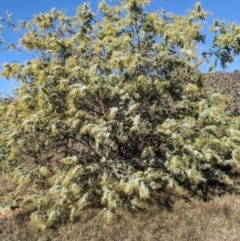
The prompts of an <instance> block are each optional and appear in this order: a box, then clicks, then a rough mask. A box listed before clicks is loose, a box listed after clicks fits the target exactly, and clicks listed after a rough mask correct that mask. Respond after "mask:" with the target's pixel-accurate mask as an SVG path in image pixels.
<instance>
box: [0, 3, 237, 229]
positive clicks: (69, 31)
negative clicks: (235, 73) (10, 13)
mask: <svg viewBox="0 0 240 241" xmlns="http://www.w3.org/2000/svg"><path fill="white" fill-rule="evenodd" d="M148 4H150V1H148V0H124V1H115V4H111V5H109V4H107V3H106V2H105V1H100V2H99V9H98V10H99V13H98V14H95V13H93V12H92V11H91V9H90V6H89V5H88V4H83V5H82V6H79V7H78V8H77V9H76V13H75V15H74V16H66V15H65V13H64V12H61V11H57V10H56V9H52V10H51V11H50V12H49V13H46V14H41V15H37V16H35V17H34V18H33V20H31V21H29V22H27V23H25V22H21V23H20V24H19V25H14V24H13V23H11V22H10V21H8V20H4V19H3V18H2V20H4V21H3V24H5V25H8V26H10V27H12V28H14V29H17V30H19V31H22V33H23V36H22V37H21V38H20V39H19V45H18V46H16V45H14V44H10V45H8V48H9V49H11V50H12V49H13V50H14V49H16V50H21V51H26V52H29V53H35V56H37V57H35V58H33V59H31V60H29V61H26V62H25V63H19V62H13V63H5V64H4V66H3V70H2V72H1V76H2V77H4V78H13V79H16V80H18V81H20V82H21V86H20V87H19V88H18V90H17V91H16V96H15V97H14V98H8V99H5V100H3V101H1V102H0V107H1V108H0V116H1V117H0V118H1V121H0V158H1V160H0V161H1V162H0V166H1V167H2V168H3V169H4V170H6V171H7V170H8V171H9V173H10V174H9V175H11V176H12V177H13V180H14V181H15V182H16V183H17V188H16V189H15V190H14V192H13V193H11V194H9V195H12V197H16V196H17V195H20V194H23V193H31V195H33V196H34V198H33V199H32V201H31V203H30V205H31V207H32V210H33V211H32V214H31V219H32V220H33V221H34V222H37V223H38V225H39V228H40V229H45V228H46V227H50V226H52V225H55V224H56V223H57V221H58V220H59V218H60V217H61V219H64V220H71V221H73V220H74V219H75V218H76V217H78V216H80V215H81V211H82V210H83V209H85V208H87V207H89V206H94V207H102V208H103V213H104V215H105V216H104V217H105V218H106V220H107V221H108V220H111V218H112V217H113V215H114V213H115V212H116V210H118V208H120V207H127V208H132V209H141V208H144V207H145V206H144V205H145V203H155V202H156V203H158V202H160V201H161V195H160V194H161V193H169V194H174V195H181V194H183V193H184V192H185V191H186V190H188V191H189V190H192V188H193V187H196V186H197V187H201V186H208V185H209V184H210V183H211V182H213V181H216V182H219V183H224V184H227V185H231V184H232V180H231V178H230V176H231V172H232V171H233V169H234V170H235V169H237V168H238V167H239V160H240V148H239V142H240V131H239V118H238V116H232V115H231V114H230V111H229V110H228V109H227V103H226V99H225V97H224V96H223V95H221V94H220V93H213V92H211V91H206V90H205V89H204V88H203V75H202V73H201V72H200V70H199V66H200V64H201V62H202V61H207V60H208V59H209V58H214V59H215V61H214V62H213V63H214V64H213V65H212V66H211V69H212V68H214V67H215V66H216V65H217V61H220V63H221V65H222V66H223V67H225V66H226V65H227V64H228V63H231V62H232V61H233V60H234V58H235V56H236V55H238V54H239V51H240V44H239V43H240V26H238V25H236V24H230V25H226V24H224V23H223V22H221V21H217V20H215V21H214V23H213V26H212V28H211V32H212V33H213V34H214V39H213V42H212V45H211V46H210V48H209V51H208V52H204V53H202V57H201V58H200V57H199V56H200V53H199V51H198V46H199V44H201V43H204V40H205V38H206V36H205V35H203V34H202V33H201V29H202V27H203V24H204V21H205V20H206V18H207V16H208V15H209V14H208V13H207V12H205V11H204V10H203V9H202V7H201V5H200V4H199V3H197V4H196V5H195V6H194V8H193V9H192V10H191V11H189V13H188V14H187V15H186V16H178V15H174V14H168V13H166V12H164V11H156V12H153V13H148V12H146V11H145V8H146V5H148ZM3 30H4V29H3ZM3 30H2V31H3Z"/></svg>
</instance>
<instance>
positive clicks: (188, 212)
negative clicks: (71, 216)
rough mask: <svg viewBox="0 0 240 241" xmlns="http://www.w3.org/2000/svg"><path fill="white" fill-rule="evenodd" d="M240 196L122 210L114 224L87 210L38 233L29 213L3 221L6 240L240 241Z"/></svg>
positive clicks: (0, 223) (2, 235)
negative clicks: (169, 207) (73, 220)
mask: <svg viewBox="0 0 240 241" xmlns="http://www.w3.org/2000/svg"><path fill="white" fill-rule="evenodd" d="M239 225H240V196H234V195H230V194H227V195H225V196H223V197H215V198H214V199H213V200H211V201H209V202H203V201H201V200H196V199H194V200H192V201H191V202H185V201H184V200H179V201H177V202H176V203H175V205H174V206H173V210H172V211H169V210H167V209H163V210H160V209H159V208H156V207H153V208H151V210H149V211H148V212H142V213H129V212H126V211H122V212H121V213H120V214H119V215H118V217H117V218H116V219H115V220H114V222H113V223H112V224H109V225H108V224H106V223H104V222H103V221H102V219H101V216H100V214H99V211H98V210H94V209H92V210H87V211H85V212H84V213H83V215H82V218H81V220H79V221H78V222H76V223H72V224H68V225H65V226H62V227H60V228H59V229H58V230H57V229H56V230H49V231H47V232H46V233H39V232H37V231H36V230H35V229H34V228H33V227H31V225H30V224H29V221H28V218H27V214H26V213H24V212H23V213H20V214H18V215H13V216H11V217H10V218H7V219H1V220H0V227H1V229H0V240H2V241H5V240H6V241H10V240H13V241H26V240H30V241H34V240H38V241H50V240H51V241H67V240H69V241H70V240H71V241H78V240H82V241H91V240H92V241H96V240H97V241H101V240H104V241H105V240H112V241H113V240H116V241H117V240H121V241H123V240H125V241H140V240H142V241H144V240H146V241H151V240H164V241H175V240H178V241H181V240H182V241H193V240H194V241H215V240H219V241H224V240H227V241H239V240H240V238H239V237H240V228H239Z"/></svg>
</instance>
